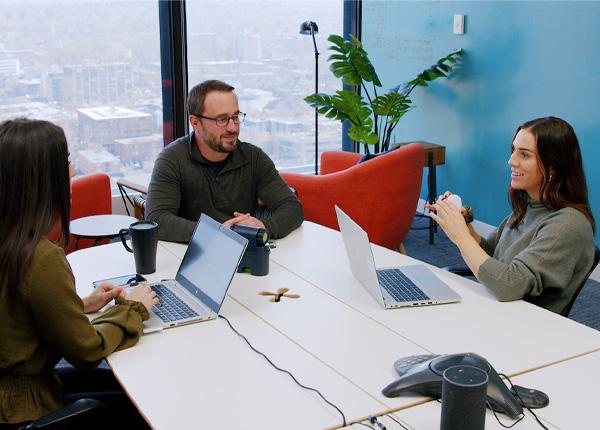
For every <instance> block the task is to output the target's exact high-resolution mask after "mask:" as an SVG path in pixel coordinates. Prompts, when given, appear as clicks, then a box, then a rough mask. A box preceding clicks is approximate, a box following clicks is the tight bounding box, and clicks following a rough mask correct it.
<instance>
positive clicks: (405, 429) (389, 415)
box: [386, 414, 408, 430]
mask: <svg viewBox="0 0 600 430" xmlns="http://www.w3.org/2000/svg"><path fill="white" fill-rule="evenodd" d="M386 417H388V418H390V419H391V420H392V421H394V422H395V423H396V424H398V425H399V426H400V427H402V428H403V429H404V430H408V428H407V427H405V426H404V424H402V423H401V422H400V421H398V420H397V419H396V418H394V416H393V415H392V414H388V415H386Z"/></svg>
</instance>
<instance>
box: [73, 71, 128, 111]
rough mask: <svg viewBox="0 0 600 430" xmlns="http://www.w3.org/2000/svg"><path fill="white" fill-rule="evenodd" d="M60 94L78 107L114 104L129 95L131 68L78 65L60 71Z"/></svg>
mask: <svg viewBox="0 0 600 430" xmlns="http://www.w3.org/2000/svg"><path fill="white" fill-rule="evenodd" d="M63 71H64V76H63V85H65V90H64V94H65V95H67V94H68V95H69V97H70V99H69V101H71V102H73V103H78V104H80V105H81V104H90V103H94V102H96V103H114V102H117V101H120V100H124V99H127V98H128V97H129V96H130V95H131V93H132V91H133V77H132V72H131V64H128V63H106V64H89V65H88V64H78V65H72V66H65V67H64V68H63Z"/></svg>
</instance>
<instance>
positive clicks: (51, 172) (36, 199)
mask: <svg viewBox="0 0 600 430" xmlns="http://www.w3.org/2000/svg"><path fill="white" fill-rule="evenodd" d="M70 193H71V190H70V179H69V150H68V148H67V140H66V138H65V133H64V132H63V130H62V128H60V127H58V126H56V125H54V124H52V123H50V122H48V121H36V120H29V119H25V118H19V119H14V120H8V121H4V122H2V123H0V214H2V215H1V216H2V222H1V223H0V294H5V293H6V294H8V298H9V301H10V303H12V304H14V303H15V302H16V301H17V299H18V297H19V294H20V293H19V291H20V288H21V284H22V282H23V279H24V276H25V272H26V270H27V267H28V266H29V264H30V263H31V259H32V257H33V253H34V251H35V248H36V246H37V244H38V243H39V241H40V240H41V239H42V238H43V237H44V236H45V235H46V234H48V233H49V232H50V231H51V230H52V229H53V228H54V226H55V225H56V224H57V223H60V226H61V235H60V238H59V243H60V244H62V245H64V244H66V243H67V241H68V238H69V213H70V209H71V204H70Z"/></svg>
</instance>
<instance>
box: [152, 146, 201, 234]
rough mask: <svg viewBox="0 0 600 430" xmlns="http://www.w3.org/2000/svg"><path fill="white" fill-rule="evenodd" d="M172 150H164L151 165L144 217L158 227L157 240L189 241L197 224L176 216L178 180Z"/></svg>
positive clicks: (177, 209)
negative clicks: (152, 165) (152, 166)
mask: <svg viewBox="0 0 600 430" xmlns="http://www.w3.org/2000/svg"><path fill="white" fill-rule="evenodd" d="M171 154H172V151H167V152H165V151H163V152H162V153H161V154H160V155H159V156H158V158H157V159H156V162H155V164H154V170H153V171H152V178H151V180H150V185H149V186H148V196H147V199H146V218H147V219H148V220H150V221H154V222H156V223H157V224H158V238H159V239H160V240H169V241H174V242H188V241H189V240H190V237H192V233H193V232H194V228H195V227H196V222H194V221H190V220H189V219H186V218H183V217H180V216H178V215H177V213H178V212H179V207H180V205H181V198H182V191H181V178H180V174H179V172H178V166H177V160H176V159H174V158H173V157H172V156H171Z"/></svg>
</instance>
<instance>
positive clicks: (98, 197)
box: [48, 173, 112, 254]
mask: <svg viewBox="0 0 600 430" xmlns="http://www.w3.org/2000/svg"><path fill="white" fill-rule="evenodd" d="M111 213H112V194H111V191H110V178H109V177H108V175H106V174H104V173H92V174H90V175H84V176H77V177H75V178H73V179H72V180H71V221H73V220H75V219H77V218H83V217H86V216H91V215H108V214H111ZM59 232H60V230H59V227H56V228H55V229H54V230H53V231H52V233H51V234H49V235H48V239H50V240H56V239H57V238H58V235H59ZM107 242H108V239H106V240H101V241H99V242H98V244H104V243H107ZM93 244H94V240H93V239H80V240H79V246H78V248H79V249H83V248H89V247H90V246H92V245H93ZM74 250H75V238H74V237H73V236H71V238H70V239H69V246H68V247H67V248H66V249H65V252H66V253H67V254H68V253H70V252H73V251H74Z"/></svg>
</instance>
